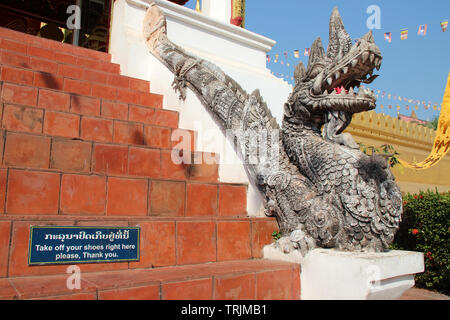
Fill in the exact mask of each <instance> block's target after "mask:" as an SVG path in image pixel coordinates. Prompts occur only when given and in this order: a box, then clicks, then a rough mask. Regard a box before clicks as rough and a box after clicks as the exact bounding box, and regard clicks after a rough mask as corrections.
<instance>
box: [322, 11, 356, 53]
mask: <svg viewBox="0 0 450 320" xmlns="http://www.w3.org/2000/svg"><path fill="white" fill-rule="evenodd" d="M351 47H352V39H351V38H350V36H349V34H348V33H347V31H346V30H345V27H344V22H343V21H342V18H341V15H340V14H339V11H338V9H337V8H334V9H333V12H332V13H331V17H330V33H329V41H328V48H327V57H328V58H330V59H333V60H334V59H336V58H338V57H343V56H344V55H345V54H346V53H347V52H348V51H349V50H350V48H351Z"/></svg>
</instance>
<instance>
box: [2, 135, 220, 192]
mask: <svg viewBox="0 0 450 320" xmlns="http://www.w3.org/2000/svg"><path fill="white" fill-rule="evenodd" d="M144 128H145V130H144V136H143V140H142V141H143V143H144V144H143V145H131V144H127V142H130V141H129V140H128V139H125V138H123V137H127V136H128V137H130V139H131V138H135V136H134V135H132V134H130V135H125V134H124V133H120V132H119V133H120V135H118V136H117V135H115V136H114V138H113V140H114V141H117V140H118V137H122V138H121V139H124V140H123V141H120V142H123V143H124V144H112V143H110V144H107V143H103V142H100V143H98V142H95V141H89V140H83V139H68V138H64V137H54V136H48V135H42V134H31V133H22V132H14V131H8V130H6V131H3V130H0V155H1V156H0V168H1V167H9V168H16V169H30V170H45V171H48V172H54V173H80V174H97V175H108V176H118V177H124V178H126V177H129V178H137V177H141V178H152V179H168V180H176V181H198V182H212V183H214V182H217V181H218V177H219V161H218V159H219V157H218V156H217V155H216V154H211V153H206V152H193V153H191V155H190V157H189V158H188V159H185V157H184V156H183V157H181V156H180V155H181V154H182V153H184V154H186V152H187V151H178V150H176V149H172V148H173V147H174V146H176V144H175V142H173V141H170V131H169V132H168V133H166V131H167V130H166V129H165V128H159V127H150V126H148V127H147V126H146V127H144ZM94 132H95V131H94ZM52 133H53V132H52ZM94 138H95V137H94ZM193 147H194V145H193V144H192V145H191V148H193ZM174 157H176V158H174ZM173 159H175V160H176V162H174V160H173ZM185 160H190V161H185Z"/></svg>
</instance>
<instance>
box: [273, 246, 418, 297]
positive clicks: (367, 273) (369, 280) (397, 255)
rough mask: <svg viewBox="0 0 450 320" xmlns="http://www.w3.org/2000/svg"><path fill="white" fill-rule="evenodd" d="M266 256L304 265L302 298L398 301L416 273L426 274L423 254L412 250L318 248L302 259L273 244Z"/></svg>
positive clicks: (411, 284)
mask: <svg viewBox="0 0 450 320" xmlns="http://www.w3.org/2000/svg"><path fill="white" fill-rule="evenodd" d="M264 257H265V258H268V259H275V260H284V261H289V262H297V263H299V264H301V283H302V294H301V298H302V299H354V300H376V299H382V300H391V299H398V298H399V297H401V296H402V294H403V293H404V292H405V291H406V290H407V289H409V288H411V287H412V286H413V285H414V274H415V273H420V272H423V271H424V260H423V254H422V253H419V252H412V251H399V250H391V251H386V252H381V253H367V252H343V251H337V250H333V249H315V250H312V251H310V252H309V253H308V254H307V255H306V256H305V257H302V256H301V255H300V253H298V252H291V253H289V254H285V253H283V252H281V251H280V250H279V249H277V248H275V246H274V245H273V244H271V245H269V246H266V247H265V248H264Z"/></svg>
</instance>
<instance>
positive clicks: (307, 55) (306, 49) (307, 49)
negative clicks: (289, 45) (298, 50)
mask: <svg viewBox="0 0 450 320" xmlns="http://www.w3.org/2000/svg"><path fill="white" fill-rule="evenodd" d="M309 52H310V48H305V52H304V53H303V55H304V56H306V57H309Z"/></svg>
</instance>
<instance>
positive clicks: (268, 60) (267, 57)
mask: <svg viewBox="0 0 450 320" xmlns="http://www.w3.org/2000/svg"><path fill="white" fill-rule="evenodd" d="M266 59H267V62H270V55H268V54H266Z"/></svg>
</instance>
